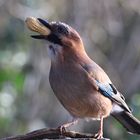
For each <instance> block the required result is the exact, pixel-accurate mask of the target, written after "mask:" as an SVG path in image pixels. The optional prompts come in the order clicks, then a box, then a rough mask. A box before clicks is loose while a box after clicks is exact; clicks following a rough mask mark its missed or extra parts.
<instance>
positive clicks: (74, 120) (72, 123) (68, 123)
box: [58, 118, 78, 134]
mask: <svg viewBox="0 0 140 140" xmlns="http://www.w3.org/2000/svg"><path fill="white" fill-rule="evenodd" d="M77 122H78V119H75V118H73V119H72V120H71V121H70V122H67V123H65V124H63V125H61V126H59V127H58V129H60V132H61V133H62V134H63V133H65V132H66V128H67V127H70V126H71V125H74V124H76V123H77Z"/></svg>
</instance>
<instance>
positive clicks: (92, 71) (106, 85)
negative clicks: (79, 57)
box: [82, 65, 131, 112]
mask: <svg viewBox="0 0 140 140" xmlns="http://www.w3.org/2000/svg"><path fill="white" fill-rule="evenodd" d="M96 66H97V67H96V68H95V67H94V68H93V67H85V66H82V67H83V69H84V70H85V71H86V72H87V74H88V77H89V78H90V79H91V80H92V82H93V85H94V87H97V88H96V89H97V90H98V91H99V92H100V93H101V94H102V95H104V96H105V97H107V98H109V99H110V100H111V101H112V102H114V103H116V104H117V105H119V106H120V107H122V108H123V109H124V110H126V111H128V112H131V110H130V109H129V107H128V106H127V104H126V103H125V98H124V97H123V95H122V94H121V93H120V92H119V91H118V90H117V89H116V88H115V86H114V85H113V84H112V83H111V81H110V79H109V78H108V76H107V75H106V73H105V72H104V71H103V70H102V69H101V68H100V67H99V66H98V65H96ZM96 73H97V74H96ZM100 76H104V77H106V78H107V79H106V80H100ZM103 81H104V82H103ZM106 81H107V82H106Z"/></svg>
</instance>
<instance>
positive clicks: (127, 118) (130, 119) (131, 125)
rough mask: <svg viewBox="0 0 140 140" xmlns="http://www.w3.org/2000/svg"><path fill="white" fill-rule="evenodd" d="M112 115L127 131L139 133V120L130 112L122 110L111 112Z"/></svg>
mask: <svg viewBox="0 0 140 140" xmlns="http://www.w3.org/2000/svg"><path fill="white" fill-rule="evenodd" d="M112 116H113V117H114V118H115V119H117V120H118V121H119V122H120V123H121V124H122V125H123V126H124V127H125V128H126V130H127V131H128V132H130V133H132V134H138V135H140V121H139V120H138V119H136V118H135V117H134V116H133V115H132V113H130V112H126V111H122V112H119V113H113V114H112Z"/></svg>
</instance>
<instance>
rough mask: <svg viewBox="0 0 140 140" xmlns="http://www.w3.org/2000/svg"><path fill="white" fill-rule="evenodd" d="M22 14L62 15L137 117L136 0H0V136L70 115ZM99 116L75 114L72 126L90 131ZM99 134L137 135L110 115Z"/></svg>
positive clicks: (139, 23)
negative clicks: (90, 118)
mask: <svg viewBox="0 0 140 140" xmlns="http://www.w3.org/2000/svg"><path fill="white" fill-rule="evenodd" d="M28 16H34V17H40V18H44V19H48V20H49V21H52V20H54V21H63V22H66V23H67V24H69V25H71V26H72V27H73V28H75V29H76V30H77V31H78V32H79V33H80V35H81V36H82V38H83V41H84V44H85V47H86V51H87V53H88V54H89V56H90V57H91V58H92V59H93V60H95V61H96V62H97V63H98V64H100V66H102V67H103V68H104V69H105V71H106V72H107V73H108V74H109V76H110V78H111V79H112V81H113V82H114V84H115V86H116V87H117V88H118V89H119V91H121V92H122V93H123V94H124V96H125V97H126V101H127V103H128V104H129V106H130V107H131V108H132V109H133V114H134V115H135V116H136V117H137V118H139V119H140V1H139V0H133V1H132V0H127V1H125V0H104V1H103V0H0V138H1V137H6V136H11V135H17V134H23V133H26V132H29V131H32V130H36V129H39V128H44V127H46V128H52V127H57V126H59V125H60V124H63V123H64V122H67V121H68V120H70V119H71V117H70V115H69V114H68V112H67V111H66V110H65V109H64V108H63V107H62V106H61V105H60V103H59V102H58V101H57V99H56V97H55V96H54V94H53V92H52V90H51V88H50V85H49V81H48V75H49V68H50V60H49V58H48V55H47V50H46V47H45V42H44V41H39V40H34V39H32V38H30V35H31V34H32V33H31V32H30V31H29V30H28V29H27V27H26V26H25V22H24V21H25V19H26V17H28ZM98 127H99V122H95V121H90V122H86V121H85V120H80V123H79V124H78V125H75V126H73V127H71V129H72V130H76V131H81V132H88V133H95V132H97V130H98ZM104 131H105V134H104V136H105V137H109V138H111V139H112V140H139V139H140V138H139V137H138V136H132V135H130V134H128V133H127V132H126V131H125V130H124V128H123V127H122V126H121V125H120V124H119V123H118V122H117V121H116V120H115V119H113V118H112V117H109V118H107V119H106V120H105V126H104Z"/></svg>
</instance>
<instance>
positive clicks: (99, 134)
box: [95, 131, 103, 140]
mask: <svg viewBox="0 0 140 140" xmlns="http://www.w3.org/2000/svg"><path fill="white" fill-rule="evenodd" d="M95 138H96V139H97V140H102V139H103V132H102V131H99V132H98V133H97V134H95Z"/></svg>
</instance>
